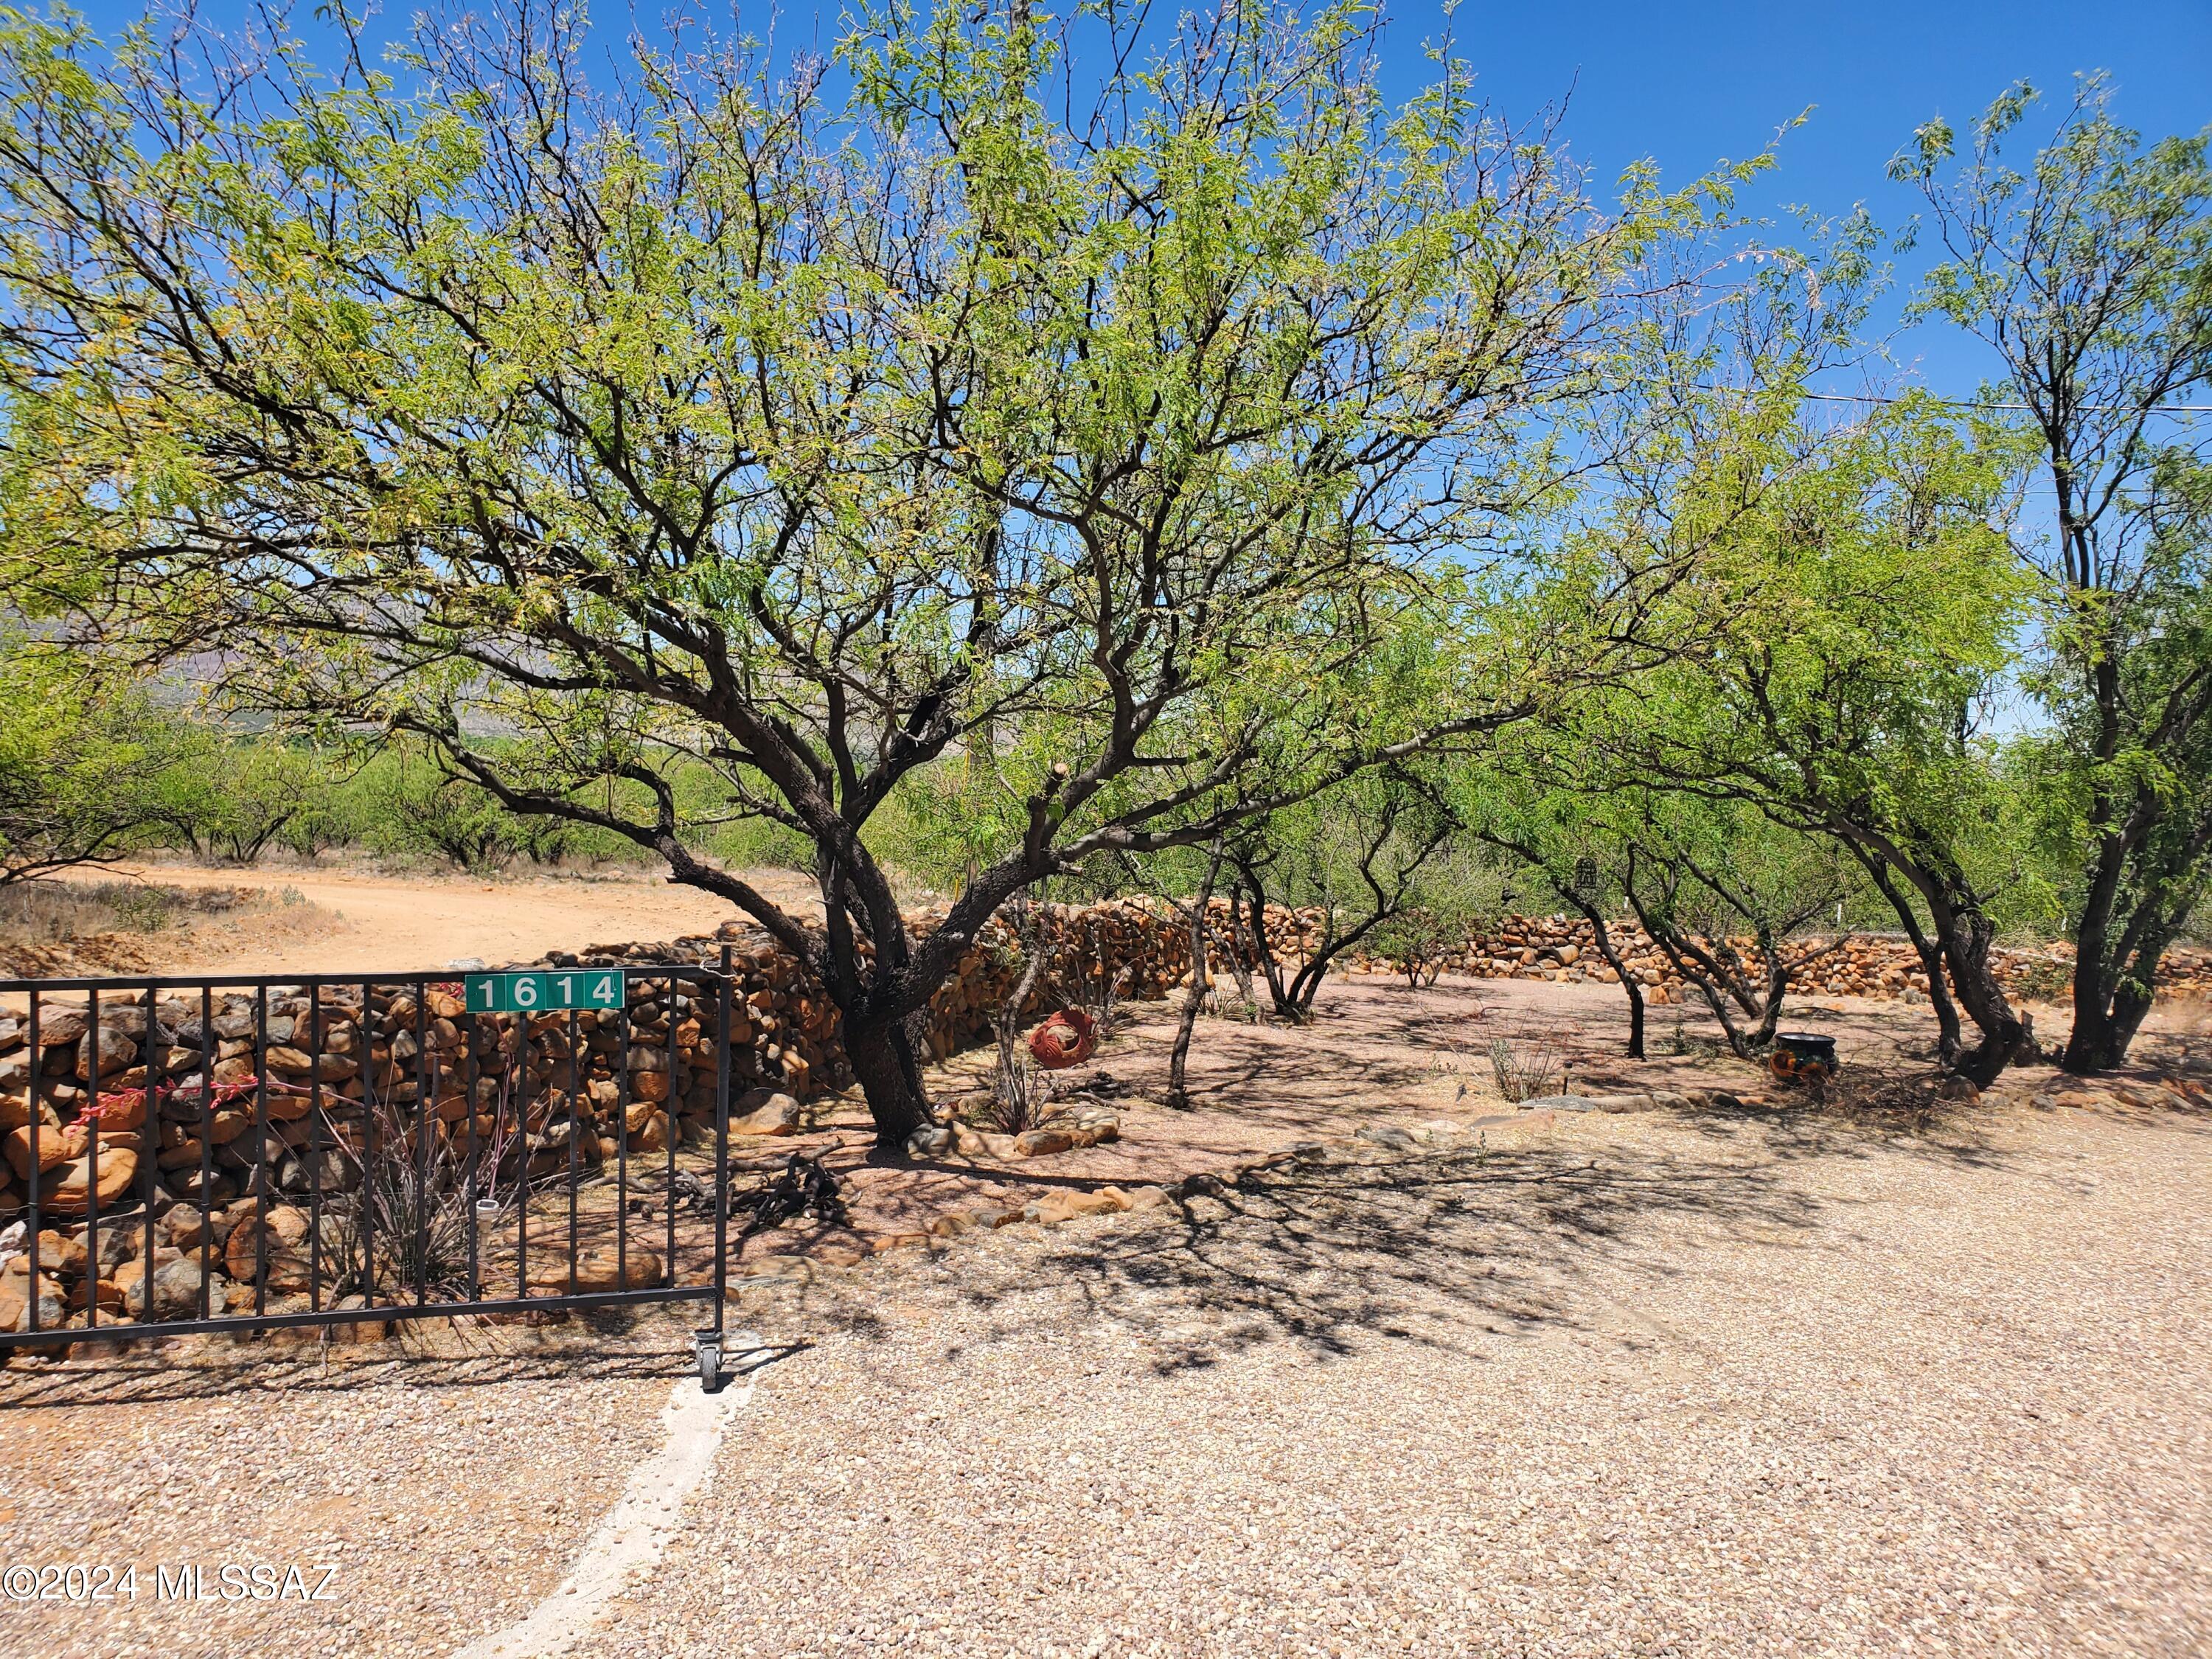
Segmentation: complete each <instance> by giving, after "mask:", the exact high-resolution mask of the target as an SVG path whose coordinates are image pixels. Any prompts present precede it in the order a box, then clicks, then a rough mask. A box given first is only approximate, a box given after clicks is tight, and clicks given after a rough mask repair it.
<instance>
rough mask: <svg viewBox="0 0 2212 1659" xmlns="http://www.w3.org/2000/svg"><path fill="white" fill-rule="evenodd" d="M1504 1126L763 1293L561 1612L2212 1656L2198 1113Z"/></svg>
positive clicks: (799, 1648) (2211, 1392) (637, 1639)
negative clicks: (620, 1556)
mask: <svg viewBox="0 0 2212 1659" xmlns="http://www.w3.org/2000/svg"><path fill="white" fill-rule="evenodd" d="M1493 1142H1494V1144H1493V1145H1492V1146H1490V1148H1489V1149H1488V1150H1487V1152H1486V1153H1485V1154H1483V1155H1480V1156H1478V1155H1474V1154H1469V1153H1466V1152H1456V1151H1455V1152H1446V1153H1431V1154H1424V1155H1422V1156H1420V1157H1418V1158H1413V1159H1411V1160H1405V1161H1398V1162H1391V1163H1385V1164H1375V1165H1349V1166H1346V1165H1338V1166H1331V1167H1324V1168H1321V1169H1317V1170H1309V1171H1305V1172H1303V1173H1299V1174H1296V1175H1282V1176H1271V1177H1269V1179H1268V1180H1267V1182H1266V1184H1264V1185H1256V1186H1253V1187H1251V1188H1249V1189H1247V1190H1233V1191H1231V1192H1229V1193H1227V1194H1225V1195H1224V1196H1223V1197H1222V1198H1220V1199H1212V1198H1200V1199H1197V1200H1192V1201H1191V1202H1189V1203H1188V1205H1187V1206H1185V1207H1184V1208H1183V1209H1182V1210H1181V1211H1175V1210H1170V1211H1167V1212H1155V1216H1154V1217H1153V1218H1139V1217H1124V1218H1114V1219H1110V1220H1107V1221H1103V1222H1097V1221H1094V1222H1079V1223H1076V1224H1073V1225H1072V1226H1071V1227H1069V1228H1066V1229H1063V1230H1060V1231H1055V1232H1054V1233H1052V1234H1049V1235H1046V1234H1041V1233H1038V1232H1036V1230H1034V1229H1026V1228H1025V1229H1016V1230H1010V1231H1006V1232H1002V1233H1000V1234H998V1235H995V1236H993V1237H988V1238H987V1239H985V1240H983V1241H981V1242H980V1243H963V1245H962V1246H961V1247H960V1248H957V1249H954V1250H952V1251H951V1252H948V1253H947V1254H946V1255H944V1256H942V1257H940V1258H938V1259H935V1260H932V1259H930V1258H929V1257H927V1256H925V1255H921V1253H920V1252H914V1253H910V1254H909V1255H908V1256H907V1257H906V1258H905V1259H904V1260H903V1261H902V1263H901V1264H900V1265H897V1266H892V1265H890V1264H889V1263H884V1264H878V1265H877V1266H876V1267H873V1268H872V1269H871V1270H869V1271H867V1272H865V1273H860V1274H855V1275H850V1276H844V1275H837V1276H829V1277H827V1278H825V1279H818V1280H817V1281H816V1282H815V1283H814V1284H812V1285H806V1286H794V1287H793V1288H791V1289H790V1290H788V1291H778V1292H776V1295H777V1296H778V1297H781V1300H779V1301H777V1302H775V1303H773V1304H766V1305H757V1306H756V1307H755V1308H753V1309H752V1310H750V1313H749V1315H748V1319H749V1322H750V1323H753V1324H755V1325H756V1326H757V1327H758V1328H761V1330H762V1331H763V1334H765V1335H767V1336H768V1337H769V1338H770V1339H771V1340H776V1341H780V1342H782V1343H785V1344H788V1345H794V1346H795V1351H794V1352H790V1353H789V1354H788V1355H787V1357H785V1358H781V1360H779V1361H777V1362H776V1363H775V1364H771V1365H770V1366H769V1367H768V1368H767V1369H766V1370H763V1372H762V1373H760V1375H759V1377H758V1381H757V1395H756V1397H755V1401H754V1403H753V1405H752V1406H751V1407H750V1409H749V1411H748V1412H747V1413H744V1415H742V1416H741V1417H740V1418H739V1419H738V1421H737V1422H736V1423H735V1424H734V1425H733V1426H732V1433H731V1437H730V1438H729V1440H728V1441H727V1442H726V1444H725V1446H724V1449H723V1451H722V1453H721V1456H720V1467H719V1468H718V1470H717V1472H716V1475H715V1480H714V1486H712V1487H711V1488H710V1490H709V1492H708V1494H707V1495H706V1497H705V1498H703V1500H702V1503H701V1504H700V1506H699V1511H698V1513H697V1514H696V1516H694V1517H693V1521H692V1524H691V1525H690V1528H688V1530H687V1532H686V1533H685V1534H684V1536H683V1537H681V1538H680V1539H679V1541H678V1542H677V1543H676V1544H675V1545H674V1546H673V1547H671V1552H670V1553H669V1554H668V1556H667V1557H666V1558H665V1559H664V1561H663V1563H662V1564H661V1566H660V1567H659V1570H658V1571H656V1572H655V1573H654V1575H653V1577H651V1578H649V1579H648V1580H647V1581H646V1582H644V1583H641V1585H640V1586H639V1587H638V1588H637V1589H635V1591H634V1592H633V1593H632V1594H631V1595H629V1597H628V1599H627V1600H625V1601H622V1602H621V1603H619V1604H618V1605H617V1607H616V1608H615V1609H614V1611H613V1613H612V1616H611V1619H610V1620H607V1621H606V1622H605V1626H604V1629H603V1632H602V1634H601V1636H600V1638H599V1641H598V1645H597V1646H596V1647H594V1648H592V1651H593V1652H596V1653H599V1654H601V1655H604V1656H607V1659H614V1656H630V1655H635V1654H639V1653H657V1654H691V1653H696V1654H716V1655H721V1654H762V1655H779V1656H784V1655H791V1656H796V1655H811V1654H830V1653H841V1652H860V1651H866V1652H897V1653H901V1654H936V1653H943V1654H978V1655H982V1654H989V1655H1000V1654H1019V1655H1025V1656H1026V1655H1049V1654H1055V1653H1057V1654H1069V1655H1079V1654H1080V1655H1089V1654H1122V1653H1129V1654H1224V1655H1230V1654H1234V1655H1252V1654H1274V1653H1283V1654H1343V1655H1364V1654H1374V1653H1392V1652H1408V1653H1424V1654H1455V1653H1480V1654H1492V1653H1495V1654H1547V1655H1549V1654H1562V1655H1564V1654H1589V1655H1620V1654H1665V1653H1683V1654H1690V1653H1699V1654H1726V1655H1746V1654H1761V1655H1764V1654H1796V1653H1819V1654H1861V1653H1883V1654H1890V1653H1901V1652H1922V1653H1940V1654H1953V1653H1984V1652H1986V1653H2004V1654H2030V1653H2035V1654H2040V1653H2049V1654H2107V1653H2109V1654H2172V1655H2186V1654H2203V1653H2204V1652H2206V1651H2208V1650H2212V1496H2208V1494H2212V1387H2208V1383H2212V1358H2208V1353H2207V1344H2206V1332H2207V1330H2208V1329H2212V1261H2208V1257H2207V1254H2206V1251H2205V1248H2204V1241H2205V1239H2206V1237H2208V1227H2207V1221H2208V1215H2209V1214H2212V1179H2208V1177H2212V1125H2208V1124H2207V1123H2206V1122H2205V1121H2202V1120H2191V1119H2183V1118H2177V1117H2172V1116H2163V1117H2155V1118H2147V1119H2119V1118H2112V1117H2091V1116H2087V1115H2079V1114H2056V1113H2050V1112H2042V1113H2037V1112H2021V1111H2019V1110H2012V1109H2008V1110H2003V1111H1991V1112H1989V1113H1986V1114H1983V1115H1980V1116H1979V1117H1978V1119H1976V1120H1975V1121H1967V1122H1963V1123H1954V1124H1953V1125H1951V1126H1949V1127H1947V1128H1945V1129H1943V1130H1941V1131H1939V1132H1937V1133H1934V1134H1932V1135H1927V1136H1917V1137H1911V1138H1906V1137H1903V1136H1893V1135H1890V1134H1888V1133H1883V1132H1881V1131H1879V1130H1873V1129H1863V1128H1859V1127H1850V1126H1832V1125H1819V1124H1815V1125H1812V1126H1809V1127H1807V1126H1800V1127H1776V1126H1774V1125H1772V1124H1771V1123H1768V1122H1765V1121H1759V1120H1754V1119H1752V1118H1748V1117H1738V1118H1710V1119H1703V1120H1695V1121H1680V1120H1660V1119H1650V1118H1613V1119H1603V1120H1596V1121H1572V1122H1571V1123H1569V1124H1568V1125H1567V1126H1566V1127H1563V1128H1561V1129H1559V1130H1557V1131H1556V1132H1551V1133H1538V1134H1534V1135H1529V1136H1522V1135H1520V1134H1517V1133H1508V1134H1506V1135H1505V1136H1504V1138H1503V1139H1498V1138H1497V1137H1495V1136H1493ZM1024 1233H1028V1234H1030V1236H1029V1237H1023V1236H1021V1235H1022V1234H1024Z"/></svg>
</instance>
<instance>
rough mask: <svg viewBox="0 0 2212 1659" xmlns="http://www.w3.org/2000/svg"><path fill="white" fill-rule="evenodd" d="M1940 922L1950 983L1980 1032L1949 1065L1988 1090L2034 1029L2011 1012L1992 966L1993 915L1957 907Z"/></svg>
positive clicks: (2024, 1045)
mask: <svg viewBox="0 0 2212 1659" xmlns="http://www.w3.org/2000/svg"><path fill="white" fill-rule="evenodd" d="M1942 922H1943V927H1942V937H1943V956H1944V960H1945V961H1946V963H1948V965H1949V967H1950V969H1951V983H1952V985H1953V986H1954V987H1956V989H1957V991H1958V994H1959V1001H1960V1004H1961V1006H1964V1007H1965V1009H1966V1018H1969V1019H1971V1020H1972V1021H1973V1022H1974V1026H1975V1029H1976V1030H1978V1031H1980V1032H1981V1034H1982V1040H1981V1041H1980V1042H1978V1043H1976V1044H1975V1045H1974V1046H1973V1047H1972V1048H1968V1049H1966V1050H1964V1051H1963V1052H1962V1053H1960V1054H1959V1055H1958V1057H1957V1058H1956V1059H1954V1060H1953V1061H1952V1062H1951V1069H1952V1070H1953V1071H1954V1072H1956V1073H1958V1074H1959V1075H1960V1077H1963V1078H1965V1079H1966V1081H1968V1082H1969V1083H1971V1084H1972V1085H1974V1086H1975V1087H1976V1088H1977V1089H1986V1088H1988V1087H1989V1086H1990V1085H1991V1084H1993V1083H1995V1082H1996V1080H1997V1079H1998V1077H1999V1076H2000V1075H2002V1073H2003V1071H2004V1068H2005V1067H2006V1066H2009V1065H2011V1064H2012V1063H2013V1061H2014V1060H2016V1059H2017V1058H2019V1056H2020V1054H2021V1050H2022V1048H2024V1047H2026V1046H2027V1044H2028V1042H2029V1041H2030V1038H2031V1032H2030V1030H2029V1028H2028V1024H2027V1021H2026V1020H2024V1019H2022V1018H2020V1017H2019V1016H2018V1015H2017V1014H2015V1013H2014V1012H2013V1010H2012V1004H2011V1003H2010V1002H2009V1001H2008V1000H2006V997H2005V994H2004V987H2002V985H2000V984H1998V983H1997V977H1996V971H1995V970H1994V969H1992V968H1991V967H1990V945H1991V944H1992V943H1993V942H1994V939H1995V936H1996V928H1995V927H1993V926H1992V925H1991V924H1990V920H1989V918H1988V917H1986V916H1984V915H1981V914H1979V913H1978V912H1972V913H1968V912H1964V911H1953V912H1951V913H1950V914H1949V915H1948V916H1945V917H1944V918H1942ZM1931 983H1932V981H1931Z"/></svg>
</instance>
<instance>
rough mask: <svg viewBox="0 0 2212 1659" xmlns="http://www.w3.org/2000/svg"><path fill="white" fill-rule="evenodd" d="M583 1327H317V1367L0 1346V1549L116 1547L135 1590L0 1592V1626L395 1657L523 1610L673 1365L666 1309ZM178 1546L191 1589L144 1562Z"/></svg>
mask: <svg viewBox="0 0 2212 1659" xmlns="http://www.w3.org/2000/svg"><path fill="white" fill-rule="evenodd" d="M585 1337H586V1333H584V1332H582V1331H580V1330H578V1329H576V1328H573V1327H572V1328H565V1329H564V1328H558V1327H556V1328H548V1329H545V1330H542V1331H535V1330H527V1329H523V1328H513V1327H509V1328H497V1329H486V1330H479V1331H477V1332H475V1333H472V1334H469V1335H468V1336H466V1337H465V1338H464V1337H461V1336H459V1335H455V1334H444V1333H442V1332H441V1333H439V1334H431V1333H424V1334H422V1335H419V1336H413V1337H410V1339H408V1341H407V1357H405V1358H371V1359H363V1358H360V1357H358V1356H359V1354H361V1353H366V1352H372V1351H368V1350H361V1351H356V1352H353V1353H349V1352H348V1351H347V1350H346V1349H343V1348H335V1349H333V1350H332V1351H331V1363H330V1364H329V1365H328V1366H327V1367H325V1365H324V1364H323V1363H322V1360H321V1358H320V1357H319V1355H314V1356H313V1357H307V1356H303V1355H302V1354H301V1352H300V1351H298V1350H289V1351H288V1350H284V1349H279V1348H272V1347H270V1346H266V1345H259V1344H257V1345H252V1346H247V1345H244V1344H234V1343H232V1342H231V1341H229V1340H219V1341H215V1342H210V1343H204V1344H201V1345H198V1346H197V1347H195V1348H192V1349H190V1350H185V1351H179V1350H172V1351H170V1352H167V1353H163V1354H155V1353H149V1352H143V1351H134V1352H124V1353H122V1354H120V1355H109V1356H100V1357H96V1358H79V1359H76V1360H72V1361H70V1362H69V1363H68V1364H62V1365H52V1364H46V1365H27V1364H22V1363H21V1362H20V1361H19V1362H18V1363H17V1364H15V1366H13V1367H11V1368H10V1369H9V1370H8V1371H7V1372H6V1373H5V1374H4V1375H0V1566H19V1565H27V1566H31V1567H34V1568H35V1567H42V1566H46V1565H51V1564H69V1563H76V1564H79V1565H84V1566H87V1567H92V1566H97V1565H108V1566H111V1567H112V1568H115V1569H117V1570H118V1573H119V1571H120V1570H121V1569H122V1568H123V1567H124V1566H125V1565H136V1567H137V1595H136V1596H135V1598H128V1597H125V1596H123V1595H116V1596H115V1597H114V1598H113V1599H111V1600H108V1601H102V1602H100V1603H99V1604H97V1605H74V1606H73V1605H70V1604H69V1603H67V1602H65V1601H33V1602H28V1603H26V1602H24V1601H19V1600H16V1599H14V1596H13V1595H10V1598H9V1600H7V1601H4V1602H0V1631H5V1632H6V1633H7V1635H8V1636H9V1638H10V1646H11V1649H12V1650H14V1651H15V1652H19V1653H34V1652H35V1653H46V1654H52V1655H64V1654H66V1655H69V1656H71V1659H79V1656H82V1659H94V1656H100V1659H106V1656H123V1655H136V1654H149V1655H154V1654H158V1655H160V1656H161V1659H197V1656H209V1659H217V1656H219V1659H230V1656H234V1655H246V1654H288V1655H289V1654H338V1655H348V1656H350V1655H356V1654H395V1655H397V1654H410V1655H413V1654H433V1653H441V1652H446V1651H448V1650H451V1649H453V1648H455V1647H458V1646H459V1645H460V1644H462V1643H464V1642H465V1641H466V1640H467V1639H468V1638H470V1637H471V1636H473V1635H475V1634H476V1633H477V1632H478V1631H479V1630H481V1629H483V1628H486V1627H489V1626H497V1625H500V1624H503V1623H505V1622H507V1620H511V1619H513V1618H517V1617H520V1615H521V1614H522V1613H525V1612H526V1611H527V1610H528V1609H529V1607H531V1605H532V1603H533V1602H534V1601H536V1600H537V1599H538V1597H540V1596H542V1595H545V1594H547V1593H548V1592H549V1591H550V1590H551V1589H553V1587H554V1586H555V1585H556V1584H557V1583H559V1582H560V1580H561V1578H562V1576H563V1575H564V1574H565V1573H566V1572H567V1571H568V1567H569V1565H570V1562H571V1560H572V1559H573V1557H574V1554H575V1553H576V1551H577V1549H578V1547H579V1546H580V1544H581V1542H582V1541H583V1539H584V1538H585V1536H586V1534H588V1533H589V1532H590V1530H591V1528H592V1526H593V1525H594V1524H595V1523H596V1522H598V1520H599V1516H600V1515H601V1513H602V1512H604V1511H605V1510H606V1509H607V1508H608V1507H609V1506H610V1505H611V1504H612V1503H613V1502H614V1500H615V1498H616V1497H617V1495H618V1494H619V1493H620V1492H621V1490H622V1487H623V1480H625V1479H626V1477H627V1476H628V1474H629V1470H630V1468H632V1467H633V1466H634V1465H635V1464H636V1463H637V1462H639V1461H640V1460H641V1459H642V1458H644V1457H646V1456H647V1455H649V1454H650V1453H652V1452H653V1450H655V1449H657V1448H658V1444H659V1430H660V1422H659V1414H660V1408H661V1406H662V1404H663V1402H664V1401H665V1400H666V1399H667V1397H668V1392H669V1389H670V1386H671V1380H672V1379H673V1378H674V1377H676V1376H681V1375H683V1374H684V1372H685V1371H687V1370H690V1352H689V1338H688V1334H684V1333H681V1332H678V1331H677V1330H676V1329H674V1328H672V1327H671V1328H668V1329H661V1328H659V1327H657V1326H647V1327H644V1328H631V1329H629V1330H626V1331H624V1332H622V1333H620V1334H611V1335H610V1336H609V1337H608V1338H607V1339H606V1340H607V1343H608V1346H610V1347H611V1350H612V1352H589V1351H587V1350H586V1344H585V1340H584V1339H585ZM309 1352H310V1353H311V1354H312V1352H313V1351H309ZM374 1352H379V1353H380V1354H381V1353H383V1352H385V1351H384V1350H381V1349H380V1350H376V1351H374ZM187 1564H190V1565H198V1566H199V1567H200V1568H201V1570H202V1571H201V1577H200V1579H199V1587H200V1591H201V1596H202V1599H200V1600H197V1601H180V1600H178V1599H175V1598H174V1597H173V1596H172V1597H168V1598H166V1599H165V1598H164V1597H163V1596H162V1595H161V1594H160V1593H159V1588H158V1585H157V1580H156V1569H157V1567H159V1568H167V1569H170V1570H171V1571H173V1570H174V1569H175V1568H177V1567H178V1566H179V1565H187ZM225 1565H233V1566H238V1567H240V1568H245V1569H248V1570H250V1569H252V1567H255V1566H258V1565H269V1566H273V1567H275V1568H276V1569H277V1570H278V1571H277V1576H276V1577H275V1579H274V1581H273V1582H274V1585H275V1588H276V1589H280V1590H285V1589H287V1588H288V1587H287V1586H286V1583H285V1580H284V1579H283V1576H282V1574H283V1570H284V1569H286V1568H289V1567H293V1566H297V1567H299V1568H300V1569H301V1577H300V1579H299V1580H297V1581H295V1583H293V1584H292V1585H291V1586H289V1591H288V1593H287V1594H285V1595H282V1596H281V1597H278V1598H275V1599H270V1600H267V1601H256V1600H253V1599H252V1597H251V1595H250V1594H246V1595H239V1596H238V1598H237V1599H234V1600H226V1599H225V1598H224V1585H223V1581H222V1574H221V1569H222V1567H223V1566H225ZM325 1569H330V1570H331V1571H330V1572H329V1574H328V1576H327V1577H325ZM243 1583H245V1584H246V1587H247V1589H249V1590H250V1589H251V1587H252V1580H251V1579H250V1578H249V1579H246V1580H245V1581H243ZM6 1588H7V1589H9V1590H10V1591H13V1590H14V1589H15V1586H14V1585H13V1584H8V1585H6ZM56 1588H59V1587H56ZM311 1592H319V1595H318V1597H317V1599H316V1600H314V1601H302V1600H301V1599H300V1597H301V1595H302V1594H303V1593H311Z"/></svg>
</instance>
